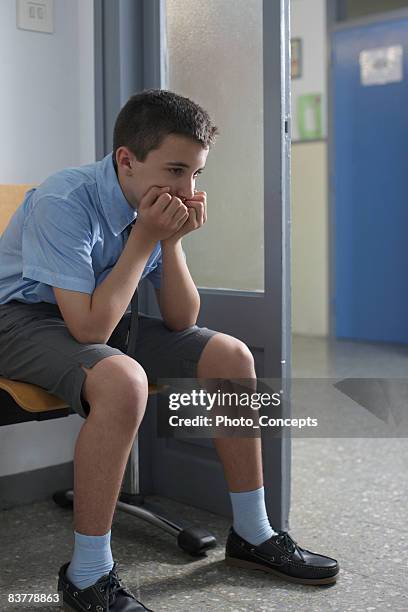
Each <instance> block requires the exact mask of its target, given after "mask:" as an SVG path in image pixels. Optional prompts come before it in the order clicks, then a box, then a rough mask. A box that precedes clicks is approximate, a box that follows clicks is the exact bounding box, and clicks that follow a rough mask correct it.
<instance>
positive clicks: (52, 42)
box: [0, 0, 95, 476]
mask: <svg viewBox="0 0 408 612" xmlns="http://www.w3.org/2000/svg"><path fill="white" fill-rule="evenodd" d="M54 6H55V23H54V33H53V34H43V33H38V32H30V31H26V30H19V29H17V27H16V2H15V0H1V2H0V49H1V57H2V62H1V64H0V82H1V83H2V95H1V96H0V117H1V134H2V146H1V147H0V182H1V183H38V182H40V181H42V180H43V179H44V178H46V177H47V176H48V175H49V174H51V173H52V172H55V171H56V170H59V169H61V168H64V167H67V166H77V165H81V164H85V163H90V162H92V161H94V159H95V144H94V143H95V134H94V93H93V72H94V69H93V0H55V4H54ZM0 409H1V407H0ZM83 422H84V420H83V419H82V418H81V417H79V416H78V415H73V416H70V417H67V418H63V419H60V420H50V421H48V422H43V423H36V422H34V423H19V424H18V425H8V426H6V427H1V428H0V476H5V475H10V474H17V473H19V472H24V471H28V470H34V469H38V468H42V467H46V466H50V465H57V464H59V463H65V462H67V461H71V460H72V458H73V449H74V445H75V440H76V437H77V434H78V431H79V429H80V428H81V426H82V424H83Z"/></svg>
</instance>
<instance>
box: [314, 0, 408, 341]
mask: <svg viewBox="0 0 408 612" xmlns="http://www.w3.org/2000/svg"><path fill="white" fill-rule="evenodd" d="M343 11H344V3H343V0H326V26H327V27H326V39H327V54H326V57H327V66H326V74H327V187H328V189H327V194H328V224H329V228H328V236H329V340H330V341H336V340H337V338H336V303H335V299H336V272H335V269H336V268H335V266H336V261H335V256H336V249H335V245H336V242H335V240H336V227H335V214H336V194H335V189H334V176H335V169H336V160H335V142H334V112H333V107H334V103H333V97H334V96H333V87H334V75H333V34H334V33H335V32H340V31H343V30H351V29H353V28H356V27H361V26H366V25H372V24H376V23H384V22H386V21H398V20H399V19H408V8H402V9H398V10H395V11H387V12H385V13H375V14H373V15H365V16H362V17H358V18H356V19H349V20H345V21H339V16H340V15H342V14H344V12H343Z"/></svg>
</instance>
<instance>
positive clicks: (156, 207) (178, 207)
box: [132, 186, 189, 241]
mask: <svg viewBox="0 0 408 612" xmlns="http://www.w3.org/2000/svg"><path fill="white" fill-rule="evenodd" d="M169 190H170V187H156V186H153V187H151V188H150V189H149V190H148V191H147V192H146V193H145V195H144V196H143V197H142V199H141V200H140V204H139V208H138V209H137V222H136V223H135V225H134V227H135V228H136V227H138V229H137V231H140V230H143V231H144V232H145V233H146V234H147V235H148V236H149V237H150V238H152V239H153V240H155V241H158V240H165V239H166V238H168V237H170V236H172V235H174V233H175V232H177V231H178V230H179V229H180V227H181V226H182V225H183V224H184V223H185V222H186V220H187V219H188V216H189V215H188V209H187V207H186V206H185V205H184V204H183V202H182V201H181V200H179V198H172V197H171V195H170V194H169V193H168V191H169ZM132 231H133V230H132Z"/></svg>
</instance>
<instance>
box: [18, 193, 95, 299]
mask: <svg viewBox="0 0 408 612" xmlns="http://www.w3.org/2000/svg"><path fill="white" fill-rule="evenodd" d="M91 253H92V228H91V221H90V218H89V216H88V214H87V213H86V211H85V210H83V209H82V208H81V206H80V205H79V204H77V203H75V201H73V202H71V201H68V200H64V199H61V198H58V197H53V196H49V195H47V196H43V197H42V198H41V199H40V200H39V201H38V202H36V204H35V206H34V208H33V209H32V211H31V213H30V214H29V216H28V217H27V218H26V220H25V222H24V226H23V236H22V257H23V278H28V279H32V280H36V281H39V282H42V283H45V284H47V285H51V286H53V287H59V288H61V289H71V290H73V291H82V292H84V293H92V292H93V290H94V288H95V274H94V271H93V267H92V255H91Z"/></svg>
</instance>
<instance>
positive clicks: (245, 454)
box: [197, 333, 263, 492]
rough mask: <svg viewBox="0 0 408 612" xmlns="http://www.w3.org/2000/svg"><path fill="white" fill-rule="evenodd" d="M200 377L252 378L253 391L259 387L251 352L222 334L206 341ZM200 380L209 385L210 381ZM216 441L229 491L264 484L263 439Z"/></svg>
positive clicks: (250, 488)
mask: <svg viewBox="0 0 408 612" xmlns="http://www.w3.org/2000/svg"><path fill="white" fill-rule="evenodd" d="M197 377H198V379H199V380H200V379H211V378H223V379H235V380H238V379H245V383H246V386H248V385H247V383H248V384H250V383H251V381H253V390H254V391H255V390H256V372H255V366H254V361H253V357H252V354H251V352H250V351H249V349H248V348H247V347H246V346H245V345H244V344H243V343H242V342H241V341H239V340H237V339H236V338H232V337H231V336H228V335H226V334H222V333H219V334H217V335H215V336H213V337H212V338H211V339H210V340H209V341H208V343H207V344H206V346H205V348H204V350H203V352H202V355H201V358H200V360H199V362H198V369H197ZM249 379H250V380H249ZM201 382H203V384H204V385H205V386H208V382H209V381H205V380H204V381H201ZM214 384H216V381H214ZM212 390H213V391H214V389H212ZM248 392H250V391H248ZM213 442H214V446H215V448H216V450H217V454H218V456H219V458H220V460H221V462H222V464H223V468H224V474H225V478H226V481H227V483H228V488H229V490H230V491H232V492H241V491H253V490H254V489H258V488H259V487H262V486H263V474H262V454H261V440H260V438H233V437H229V438H214V439H213Z"/></svg>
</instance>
